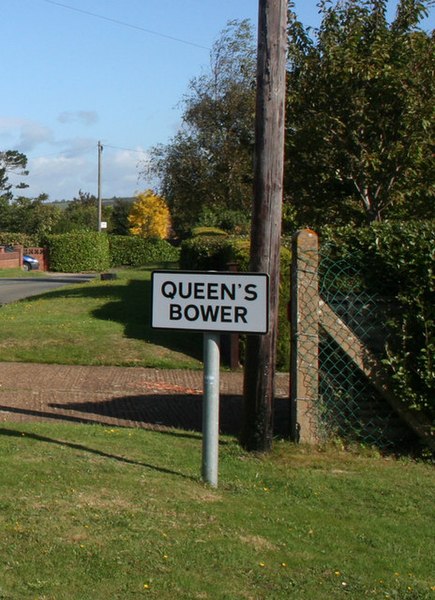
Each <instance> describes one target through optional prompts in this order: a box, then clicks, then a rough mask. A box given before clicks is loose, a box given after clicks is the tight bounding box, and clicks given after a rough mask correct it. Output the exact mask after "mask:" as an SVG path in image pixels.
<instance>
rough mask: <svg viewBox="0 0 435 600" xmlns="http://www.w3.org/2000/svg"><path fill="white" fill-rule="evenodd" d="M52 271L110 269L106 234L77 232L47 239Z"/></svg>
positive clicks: (76, 271) (51, 236)
mask: <svg viewBox="0 0 435 600" xmlns="http://www.w3.org/2000/svg"><path fill="white" fill-rule="evenodd" d="M47 243H48V249H49V256H50V269H51V270H52V271H60V272H68V273H79V272H84V271H104V270H106V269H108V268H109V266H110V261H109V241H108V238H107V235H106V234H103V233H97V232H93V231H86V232H84V231H76V232H71V233H62V234H58V235H50V236H48V237H47Z"/></svg>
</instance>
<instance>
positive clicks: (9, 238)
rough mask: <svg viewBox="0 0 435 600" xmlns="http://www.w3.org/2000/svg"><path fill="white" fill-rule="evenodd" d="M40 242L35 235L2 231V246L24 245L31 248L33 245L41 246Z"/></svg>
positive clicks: (0, 236) (0, 242)
mask: <svg viewBox="0 0 435 600" xmlns="http://www.w3.org/2000/svg"><path fill="white" fill-rule="evenodd" d="M39 244H40V240H39V239H38V238H37V237H36V236H33V235H28V234H26V233H13V232H10V231H1V232H0V246H24V247H25V248H29V247H31V246H39Z"/></svg>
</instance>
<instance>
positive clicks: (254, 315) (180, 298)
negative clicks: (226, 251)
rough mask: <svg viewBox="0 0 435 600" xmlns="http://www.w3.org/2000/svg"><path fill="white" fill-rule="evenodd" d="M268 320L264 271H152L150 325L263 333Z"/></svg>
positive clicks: (267, 286)
mask: <svg viewBox="0 0 435 600" xmlns="http://www.w3.org/2000/svg"><path fill="white" fill-rule="evenodd" d="M268 321H269V278H268V276H267V274H265V273H232V272H231V273H223V272H214V271H204V272H200V271H154V272H153V273H152V327H155V328H163V329H191V330H198V331H222V332H230V333H267V331H268Z"/></svg>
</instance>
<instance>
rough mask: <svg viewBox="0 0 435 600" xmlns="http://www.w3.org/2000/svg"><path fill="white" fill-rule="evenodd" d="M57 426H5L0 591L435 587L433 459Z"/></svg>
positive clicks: (224, 595) (53, 598)
mask: <svg viewBox="0 0 435 600" xmlns="http://www.w3.org/2000/svg"><path fill="white" fill-rule="evenodd" d="M200 462H201V438H200V436H199V435H197V434H194V433H190V432H183V431H176V430H174V431H168V432H165V433H162V432H153V431H144V430H139V429H127V428H116V429H115V428H105V427H102V426H87V425H65V424H59V425H57V424H56V425H54V424H43V423H39V424H19V425H18V424H13V423H9V424H2V426H1V429H0V473H1V475H0V477H1V486H0V531H1V535H0V598H2V599H3V600H15V599H17V600H18V599H20V600H22V599H24V600H25V599H32V600H86V599H89V600H99V599H103V598H104V600H106V599H107V598H110V599H122V600H126V599H130V598H142V597H151V598H159V599H160V598H161V599H171V600H172V598H181V599H189V600H190V599H192V598H198V599H200V598H201V599H204V598H210V599H213V600H219V599H222V600H223V599H225V600H230V599H239V598H240V599H246V598H252V599H263V598H264V599H269V598H271V599H281V598H282V599H287V598H296V599H300V600H331V599H335V598H349V599H352V600H361V599H363V598H382V599H384V598H396V599H400V600H417V599H419V600H421V599H424V600H428V599H429V598H433V591H434V589H435V588H434V585H435V579H434V573H435V569H434V562H433V545H432V544H433V533H434V529H433V516H434V513H433V510H434V509H433V507H434V500H435V485H434V477H433V471H432V467H431V466H430V465H429V464H424V463H418V462H413V461H410V460H406V461H405V460H394V459H386V458H382V457H380V456H378V455H376V454H374V453H372V454H368V453H367V454H365V455H364V454H352V453H350V452H343V451H340V450H338V449H327V450H324V451H323V452H322V451H318V450H317V451H313V450H310V451H309V452H308V451H306V450H305V449H304V448H300V447H299V448H296V447H294V446H293V445H290V444H288V443H286V442H280V443H277V444H276V445H275V450H274V452H273V453H272V454H271V455H270V456H252V455H248V454H246V453H244V452H243V451H242V450H241V449H240V447H239V446H238V445H237V444H236V442H235V441H234V440H233V439H231V438H226V437H224V438H222V439H221V444H220V482H219V488H218V489H210V488H208V487H207V486H205V485H203V484H202V482H201V481H200V478H199V471H200Z"/></svg>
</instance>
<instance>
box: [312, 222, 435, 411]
mask: <svg viewBox="0 0 435 600" xmlns="http://www.w3.org/2000/svg"><path fill="white" fill-rule="evenodd" d="M321 242H322V247H324V248H325V250H326V251H327V253H328V255H329V256H330V257H332V258H338V259H340V258H343V259H347V258H349V259H351V260H352V264H353V265H355V268H357V269H358V270H359V272H360V276H361V280H362V282H363V284H364V285H365V286H366V287H367V289H368V290H373V292H375V293H376V294H378V295H381V296H383V297H384V298H386V299H389V300H390V302H389V303H387V310H388V313H387V325H388V328H389V332H390V333H389V336H388V338H387V340H386V347H385V356H384V363H385V364H386V365H387V366H388V368H389V369H390V372H391V375H392V378H393V381H394V385H395V393H396V394H397V396H398V397H399V398H401V400H402V401H403V402H404V403H405V404H406V405H407V406H408V407H410V408H413V409H416V410H424V411H426V412H427V413H428V414H429V415H431V416H432V417H433V416H434V415H435V403H434V398H435V390H434V382H435V366H434V356H435V337H434V324H435V308H434V307H435V295H434V291H435V289H434V288H435V286H434V273H433V265H434V258H435V223H434V222H433V221H427V222H421V221H420V222H406V223H400V222H391V223H376V224H372V225H371V226H370V227H365V228H360V229H355V228H353V227H344V228H336V229H333V228H325V229H324V230H323V231H322V234H321ZM323 252H324V251H322V253H323ZM389 307H390V308H389Z"/></svg>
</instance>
